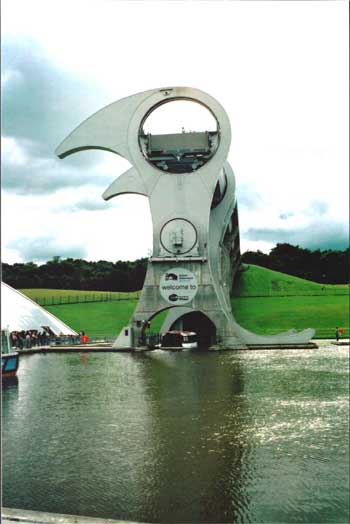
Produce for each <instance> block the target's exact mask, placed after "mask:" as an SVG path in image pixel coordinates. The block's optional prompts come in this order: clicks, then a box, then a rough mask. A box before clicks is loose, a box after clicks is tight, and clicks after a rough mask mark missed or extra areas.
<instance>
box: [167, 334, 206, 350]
mask: <svg viewBox="0 0 350 524" xmlns="http://www.w3.org/2000/svg"><path fill="white" fill-rule="evenodd" d="M161 347H162V348H168V347H172V348H179V349H194V348H197V347H198V343H197V334H196V333H194V332H193V331H167V332H166V333H164V334H163V335H162V341H161Z"/></svg>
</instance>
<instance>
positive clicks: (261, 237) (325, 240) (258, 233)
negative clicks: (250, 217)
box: [244, 221, 349, 250]
mask: <svg viewBox="0 0 350 524" xmlns="http://www.w3.org/2000/svg"><path fill="white" fill-rule="evenodd" d="M244 237H245V239H247V240H253V241H264V242H271V243H273V244H276V243H284V242H286V243H288V244H292V245H299V246H300V247H304V248H308V249H311V250H316V249H321V250H325V249H335V250H344V249H347V248H348V246H349V230H348V228H347V227H346V226H345V225H344V224H341V223H337V222H327V221H324V222H319V221H317V222H312V223H310V224H308V225H307V226H305V227H299V228H295V229H282V228H274V229H273V228H271V229H269V228H250V229H248V230H247V231H246V232H245V234H244Z"/></svg>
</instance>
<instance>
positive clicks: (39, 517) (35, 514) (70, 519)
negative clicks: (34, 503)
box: [1, 508, 141, 524]
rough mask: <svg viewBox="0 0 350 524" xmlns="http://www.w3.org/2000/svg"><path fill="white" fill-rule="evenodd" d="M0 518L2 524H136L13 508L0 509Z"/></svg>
mask: <svg viewBox="0 0 350 524" xmlns="http://www.w3.org/2000/svg"><path fill="white" fill-rule="evenodd" d="M1 517H2V518H1V522H2V523H3V524H14V522H17V523H18V522H20V523H22V524H136V523H133V522H131V521H125V520H114V519H100V518H96V517H80V516H78V515H62V514H61V513H46V512H44V511H29V510H24V509H13V508H2V511H1ZM138 524H141V523H138Z"/></svg>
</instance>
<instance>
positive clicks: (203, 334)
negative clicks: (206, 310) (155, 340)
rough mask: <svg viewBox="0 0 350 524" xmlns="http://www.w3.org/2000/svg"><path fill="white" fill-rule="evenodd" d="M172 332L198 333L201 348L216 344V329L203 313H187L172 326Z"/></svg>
mask: <svg viewBox="0 0 350 524" xmlns="http://www.w3.org/2000/svg"><path fill="white" fill-rule="evenodd" d="M171 330H181V331H194V332H195V333H197V342H198V347H199V348H203V349H205V348H208V347H210V346H212V345H213V344H215V342H216V327H215V325H214V324H213V322H212V321H211V320H210V319H209V318H208V317H207V316H206V315H204V314H203V313H201V312H199V311H194V312H191V313H186V314H185V315H183V316H182V317H180V318H179V319H178V320H177V321H176V322H174V323H173V324H172V326H171Z"/></svg>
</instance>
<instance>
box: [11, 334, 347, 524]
mask: <svg viewBox="0 0 350 524" xmlns="http://www.w3.org/2000/svg"><path fill="white" fill-rule="evenodd" d="M348 373H349V368H348V348H347V347H344V346H342V347H337V346H334V345H331V344H329V345H327V346H323V347H321V348H320V349H318V350H288V351H286V350H283V351H281V350H273V351H271V350H269V351H250V352H243V351H240V352H231V351H228V352H222V353H207V352H194V351H186V352H185V351H184V352H179V353H171V352H164V351H155V352H149V353H145V354H125V353H124V354H117V353H104V354H96V353H90V354H87V353H83V354H66V355H65V354H51V355H48V354H46V355H44V354H43V355H31V356H25V357H22V358H21V362H20V369H19V372H18V383H17V384H12V385H9V386H7V387H5V388H4V389H3V392H2V394H3V400H2V406H3V407H2V409H3V411H2V421H3V429H2V438H3V486H2V487H3V505H4V506H8V507H14V508H22V509H31V510H39V511H48V512H56V513H68V514H80V515H87V516H96V517H105V518H115V519H127V520H138V521H144V522H162V523H171V522H178V523H194V522H198V523H199V522H200V523H205V522H208V523H212V522H223V523H224V522H235V523H236V522H237V523H250V522H256V523H282V522H283V523H284V522H288V523H289V522H291V523H292V522H295V523H328V522H334V523H338V524H339V523H346V522H348V520H349V460H348V459H349V437H348V430H349V405H348V395H349V381H348V380H349V375H348Z"/></svg>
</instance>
